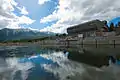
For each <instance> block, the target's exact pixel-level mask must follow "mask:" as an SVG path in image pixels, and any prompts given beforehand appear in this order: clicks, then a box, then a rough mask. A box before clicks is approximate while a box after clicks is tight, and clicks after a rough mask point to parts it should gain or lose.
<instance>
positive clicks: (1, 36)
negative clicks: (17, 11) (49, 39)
mask: <svg viewBox="0 0 120 80" xmlns="http://www.w3.org/2000/svg"><path fill="white" fill-rule="evenodd" d="M52 35H55V34H54V33H52V32H40V31H37V30H30V29H8V28H4V29H1V30H0V41H7V40H20V39H35V38H40V37H46V36H52Z"/></svg>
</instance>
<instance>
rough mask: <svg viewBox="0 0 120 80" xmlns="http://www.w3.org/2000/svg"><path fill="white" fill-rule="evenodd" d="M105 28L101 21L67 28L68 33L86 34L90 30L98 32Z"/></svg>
mask: <svg viewBox="0 0 120 80" xmlns="http://www.w3.org/2000/svg"><path fill="white" fill-rule="evenodd" d="M103 26H104V23H103V22H102V21H100V20H92V21H89V22H86V23H82V24H79V25H75V26H72V27H70V28H67V32H68V33H69V32H73V33H75V32H85V31H89V30H96V29H100V28H102V27H103Z"/></svg>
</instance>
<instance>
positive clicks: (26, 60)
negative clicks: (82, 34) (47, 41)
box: [0, 46, 120, 80]
mask: <svg viewBox="0 0 120 80" xmlns="http://www.w3.org/2000/svg"><path fill="white" fill-rule="evenodd" d="M65 50H66V51H65ZM1 52H2V54H0V56H2V57H1V58H0V80H119V78H120V77H119V75H120V68H119V65H114V64H111V65H107V66H106V63H108V57H107V58H106V57H105V56H96V55H92V56H91V55H90V54H89V53H90V52H86V53H85V54H83V51H79V50H77V51H76V52H75V51H74V50H72V51H71V50H68V49H64V50H57V51H55V50H48V49H42V48H40V47H34V46H29V47H17V46H16V47H14V48H9V47H7V48H6V47H4V49H2V48H1V50H0V53H1ZM68 52H69V53H68ZM80 53H81V54H80ZM13 54H14V55H13ZM11 55H12V56H11ZM97 67H98V68H97Z"/></svg>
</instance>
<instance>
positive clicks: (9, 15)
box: [0, 0, 35, 29]
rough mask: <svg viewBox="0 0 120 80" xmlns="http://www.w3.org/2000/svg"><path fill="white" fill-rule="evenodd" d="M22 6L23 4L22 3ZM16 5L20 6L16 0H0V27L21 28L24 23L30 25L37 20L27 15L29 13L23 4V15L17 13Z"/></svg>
mask: <svg viewBox="0 0 120 80" xmlns="http://www.w3.org/2000/svg"><path fill="white" fill-rule="evenodd" d="M21 6H22V5H21ZM14 7H16V8H19V7H18V3H17V2H15V1H14V0H0V29H1V28H6V27H7V28H21V27H23V26H20V25H22V24H25V25H29V24H32V23H34V22H35V20H32V19H30V18H29V17H27V16H25V15H27V14H28V12H27V11H26V9H25V7H24V6H22V8H21V14H22V16H17V15H15V14H14V13H13V12H12V11H14Z"/></svg>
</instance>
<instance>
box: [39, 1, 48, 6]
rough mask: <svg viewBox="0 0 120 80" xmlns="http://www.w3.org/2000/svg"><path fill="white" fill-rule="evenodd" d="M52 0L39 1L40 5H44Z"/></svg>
mask: <svg viewBox="0 0 120 80" xmlns="http://www.w3.org/2000/svg"><path fill="white" fill-rule="evenodd" d="M49 1H50V0H38V4H40V5H42V4H44V3H45V2H49Z"/></svg>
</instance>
